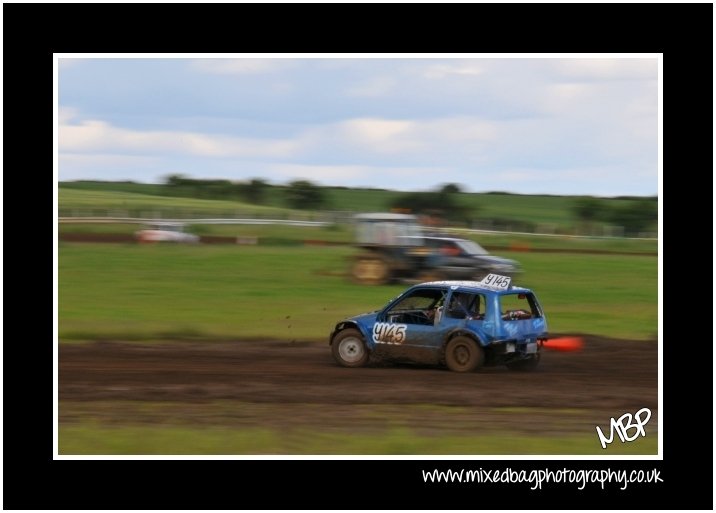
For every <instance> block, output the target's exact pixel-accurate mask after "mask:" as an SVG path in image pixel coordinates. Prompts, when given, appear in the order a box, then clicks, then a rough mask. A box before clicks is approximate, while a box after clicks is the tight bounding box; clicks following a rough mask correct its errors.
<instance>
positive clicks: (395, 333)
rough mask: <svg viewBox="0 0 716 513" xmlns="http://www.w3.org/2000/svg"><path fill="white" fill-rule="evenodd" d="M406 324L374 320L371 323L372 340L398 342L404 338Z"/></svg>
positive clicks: (382, 342)
mask: <svg viewBox="0 0 716 513" xmlns="http://www.w3.org/2000/svg"><path fill="white" fill-rule="evenodd" d="M407 329H408V326H407V325H406V324H392V323H389V322H376V323H375V324H374V325H373V342H375V343H377V344H400V343H402V342H403V341H404V340H405V332H406V330H407Z"/></svg>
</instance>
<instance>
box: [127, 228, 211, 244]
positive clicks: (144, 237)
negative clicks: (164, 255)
mask: <svg viewBox="0 0 716 513" xmlns="http://www.w3.org/2000/svg"><path fill="white" fill-rule="evenodd" d="M134 235H135V236H136V237H137V240H138V241H139V242H188V243H192V244H193V243H197V242H199V236H198V235H194V234H192V233H186V232H185V231H184V225H183V224H181V223H156V224H153V225H149V226H148V227H147V228H145V229H144V230H139V231H138V232H136V233H135V234H134Z"/></svg>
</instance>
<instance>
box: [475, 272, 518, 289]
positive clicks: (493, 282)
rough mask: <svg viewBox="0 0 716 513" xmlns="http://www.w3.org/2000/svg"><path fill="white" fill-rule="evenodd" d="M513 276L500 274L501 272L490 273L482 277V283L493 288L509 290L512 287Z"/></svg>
mask: <svg viewBox="0 0 716 513" xmlns="http://www.w3.org/2000/svg"><path fill="white" fill-rule="evenodd" d="M511 281H512V278H510V277H508V276H500V275H499V274H488V275H487V276H485V277H484V278H483V279H482V282H481V283H482V284H483V285H486V286H488V287H489V288H492V289H500V290H507V289H508V288H509V287H510V282H511Z"/></svg>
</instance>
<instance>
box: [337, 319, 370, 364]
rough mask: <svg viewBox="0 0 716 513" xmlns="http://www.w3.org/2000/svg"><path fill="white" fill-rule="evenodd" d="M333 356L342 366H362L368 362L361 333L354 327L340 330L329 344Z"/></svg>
mask: <svg viewBox="0 0 716 513" xmlns="http://www.w3.org/2000/svg"><path fill="white" fill-rule="evenodd" d="M331 352H332V353H333V358H334V359H335V360H336V361H337V362H338V363H339V364H341V365H342V366H344V367H362V366H363V365H365V364H366V363H367V362H368V349H367V348H366V346H365V341H364V340H363V335H361V333H360V332H359V331H358V330H356V329H352V328H349V329H346V330H343V331H341V332H340V333H339V334H338V335H336V337H335V338H334V339H333V343H332V344H331Z"/></svg>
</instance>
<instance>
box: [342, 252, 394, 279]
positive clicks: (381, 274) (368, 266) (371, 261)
mask: <svg viewBox="0 0 716 513" xmlns="http://www.w3.org/2000/svg"><path fill="white" fill-rule="evenodd" d="M351 275H352V276H353V279H354V280H355V281H356V282H357V283H361V284H363V285H383V284H384V283H387V282H388V278H389V277H390V269H389V268H388V264H387V263H385V262H384V261H383V260H381V259H380V258H375V257H358V259H357V260H356V262H355V263H354V264H353V269H352V270H351Z"/></svg>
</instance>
